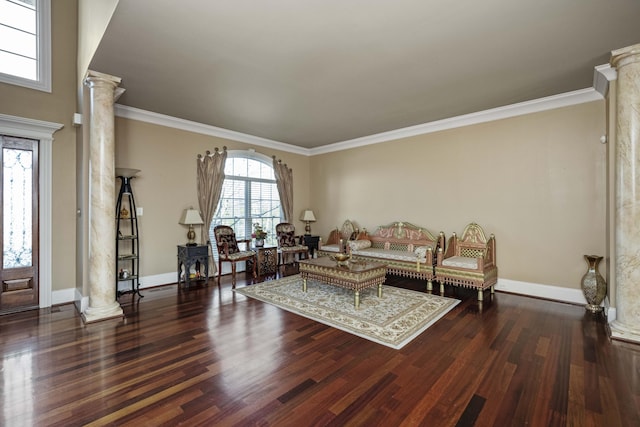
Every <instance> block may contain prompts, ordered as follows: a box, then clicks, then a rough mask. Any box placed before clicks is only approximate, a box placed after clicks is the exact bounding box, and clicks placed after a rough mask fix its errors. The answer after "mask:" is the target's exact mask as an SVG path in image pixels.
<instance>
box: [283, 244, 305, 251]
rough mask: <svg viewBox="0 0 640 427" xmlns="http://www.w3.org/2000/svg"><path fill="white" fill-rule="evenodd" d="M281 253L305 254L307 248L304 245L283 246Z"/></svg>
mask: <svg viewBox="0 0 640 427" xmlns="http://www.w3.org/2000/svg"><path fill="white" fill-rule="evenodd" d="M280 250H281V251H282V252H305V251H308V250H309V248H308V247H307V246H304V245H294V246H284V247H282V248H280Z"/></svg>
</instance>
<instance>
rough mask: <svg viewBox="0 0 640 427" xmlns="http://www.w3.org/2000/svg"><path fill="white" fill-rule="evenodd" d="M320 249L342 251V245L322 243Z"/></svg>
mask: <svg viewBox="0 0 640 427" xmlns="http://www.w3.org/2000/svg"><path fill="white" fill-rule="evenodd" d="M319 250H321V251H326V252H340V245H322V246H321V247H320V249H319Z"/></svg>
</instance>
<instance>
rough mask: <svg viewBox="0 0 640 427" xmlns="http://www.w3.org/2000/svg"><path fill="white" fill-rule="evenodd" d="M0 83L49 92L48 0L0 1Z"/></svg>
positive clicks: (49, 8)
mask: <svg viewBox="0 0 640 427" xmlns="http://www.w3.org/2000/svg"><path fill="white" fill-rule="evenodd" d="M0 82H4V83H9V84H14V85H18V86H25V87H29V88H32V89H38V90H42V91H46V92H51V0H0Z"/></svg>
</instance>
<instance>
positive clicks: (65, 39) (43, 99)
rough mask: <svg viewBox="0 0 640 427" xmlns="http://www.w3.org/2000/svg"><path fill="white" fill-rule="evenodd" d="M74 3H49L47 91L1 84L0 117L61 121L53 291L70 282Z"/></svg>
mask: <svg viewBox="0 0 640 427" xmlns="http://www.w3.org/2000/svg"><path fill="white" fill-rule="evenodd" d="M76 11H77V1H76V0H55V1H52V2H51V28H52V45H51V49H52V55H51V57H52V92H51V93H47V92H41V91H38V90H33V89H26V88H22V87H19V86H13V85H8V84H4V83H0V113H2V114H9V115H13V116H19V117H27V118H30V119H36V120H44V121H48V122H54V123H61V124H63V125H64V128H62V129H61V130H59V131H58V132H56V133H55V134H54V135H53V137H54V142H53V153H52V156H53V165H52V166H53V167H52V169H53V170H52V179H53V185H52V186H53V194H52V216H53V217H52V223H53V231H52V240H53V254H52V264H53V266H52V288H53V290H54V291H55V290H60V289H68V288H71V287H73V286H74V284H75V223H76V194H75V176H76V174H75V157H76V154H75V147H76V129H75V128H74V127H73V125H72V117H73V113H75V112H76V45H77V37H76V32H77V31H76V30H77V13H76Z"/></svg>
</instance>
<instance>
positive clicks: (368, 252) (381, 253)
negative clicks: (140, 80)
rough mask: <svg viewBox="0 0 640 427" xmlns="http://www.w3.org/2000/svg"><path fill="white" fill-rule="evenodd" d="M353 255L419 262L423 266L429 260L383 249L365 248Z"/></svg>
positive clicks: (407, 253)
mask: <svg viewBox="0 0 640 427" xmlns="http://www.w3.org/2000/svg"><path fill="white" fill-rule="evenodd" d="M351 253H352V254H353V255H357V256H366V257H371V258H384V259H392V260H395V261H410V262H416V261H418V262H420V263H421V264H423V263H426V262H427V259H426V258H425V257H417V256H416V254H415V253H413V252H407V251H394V250H387V249H381V248H365V249H360V250H357V251H354V250H352V251H351Z"/></svg>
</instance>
